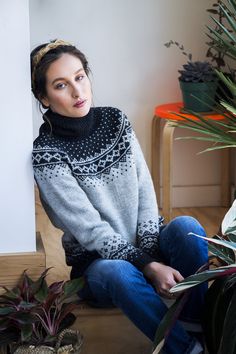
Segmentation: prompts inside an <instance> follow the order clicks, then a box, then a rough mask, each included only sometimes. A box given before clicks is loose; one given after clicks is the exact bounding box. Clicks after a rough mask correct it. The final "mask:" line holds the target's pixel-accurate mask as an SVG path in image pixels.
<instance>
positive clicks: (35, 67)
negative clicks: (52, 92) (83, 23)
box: [30, 40, 90, 108]
mask: <svg viewBox="0 0 236 354" xmlns="http://www.w3.org/2000/svg"><path fill="white" fill-rule="evenodd" d="M55 41H56V40H53V41H51V42H49V43H44V44H41V45H39V46H38V47H36V48H35V49H34V50H33V51H32V52H31V54H30V60H31V87H32V92H33V94H34V96H35V98H36V99H37V100H39V101H40V102H41V99H42V98H43V97H46V73H47V70H48V68H49V66H50V65H51V64H52V63H53V62H54V61H56V60H57V59H59V58H60V57H61V56H62V54H64V53H68V54H71V55H74V56H75V57H77V58H78V59H79V60H80V61H81V63H82V65H83V69H84V71H85V73H86V75H89V73H90V69H89V65H88V60H87V58H86V56H85V55H84V54H83V53H82V52H81V51H80V50H79V49H77V48H76V47H75V46H73V45H72V44H71V45H68V44H65V45H63V44H62V45H58V46H57V47H56V48H53V49H50V50H49V51H48V52H46V54H45V55H43V56H42V58H41V59H40V60H39V62H38V63H36V64H35V63H34V61H35V60H34V59H35V56H36V55H37V53H38V52H39V51H40V50H41V49H43V48H44V47H46V46H47V45H48V44H50V43H54V42H55ZM41 104H42V102H41ZM44 108H45V107H44Z"/></svg>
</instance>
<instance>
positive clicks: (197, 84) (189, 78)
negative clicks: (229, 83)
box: [164, 40, 217, 112]
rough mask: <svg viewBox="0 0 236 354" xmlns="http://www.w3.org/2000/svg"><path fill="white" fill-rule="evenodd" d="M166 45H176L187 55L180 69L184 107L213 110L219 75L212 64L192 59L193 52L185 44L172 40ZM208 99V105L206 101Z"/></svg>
mask: <svg viewBox="0 0 236 354" xmlns="http://www.w3.org/2000/svg"><path fill="white" fill-rule="evenodd" d="M164 45H165V46H166V47H167V48H169V47H171V46H172V45H175V46H177V47H178V48H179V49H180V51H181V52H182V54H183V55H185V56H187V63H186V64H184V65H183V69H182V70H178V72H179V73H180V76H179V83H180V88H181V91H182V96H183V102H184V109H186V110H193V111H195V112H208V111H212V110H213V105H214V98H215V93H216V88H217V76H216V74H215V72H214V70H213V68H212V66H211V64H210V63H208V62H207V61H192V54H191V53H187V52H186V50H185V48H184V46H183V45H182V44H179V43H178V42H174V41H172V40H171V41H169V42H167V43H165V44H164ZM206 100H207V101H208V105H206V104H205V102H204V101H206ZM209 103H210V104H209Z"/></svg>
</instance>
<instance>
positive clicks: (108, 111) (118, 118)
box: [94, 106, 128, 125]
mask: <svg viewBox="0 0 236 354" xmlns="http://www.w3.org/2000/svg"><path fill="white" fill-rule="evenodd" d="M94 112H95V114H96V115H97V118H98V120H99V121H100V122H101V121H102V122H103V123H105V122H107V123H108V124H109V125H114V124H115V125H119V124H120V123H123V124H124V123H125V122H126V124H127V123H128V118H127V116H126V114H125V113H124V112H123V111H122V110H121V109H119V108H116V107H111V106H101V107H95V108H94Z"/></svg>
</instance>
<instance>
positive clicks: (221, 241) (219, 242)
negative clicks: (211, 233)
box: [188, 232, 236, 251]
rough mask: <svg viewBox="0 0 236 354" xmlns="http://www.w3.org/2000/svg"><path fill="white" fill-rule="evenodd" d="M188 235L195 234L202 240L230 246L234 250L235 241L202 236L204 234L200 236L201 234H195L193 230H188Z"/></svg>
mask: <svg viewBox="0 0 236 354" xmlns="http://www.w3.org/2000/svg"><path fill="white" fill-rule="evenodd" d="M188 235H190V236H196V237H199V238H202V239H203V240H206V241H208V242H212V243H215V244H217V245H222V246H225V247H228V248H231V249H232V250H234V251H235V250H236V243H235V242H230V241H226V240H219V239H216V238H214V237H204V236H201V235H197V234H195V233H193V232H189V233H188Z"/></svg>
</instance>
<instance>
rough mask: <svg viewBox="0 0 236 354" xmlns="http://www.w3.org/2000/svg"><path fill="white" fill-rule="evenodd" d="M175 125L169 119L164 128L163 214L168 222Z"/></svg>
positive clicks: (169, 217) (170, 211) (169, 218)
mask: <svg viewBox="0 0 236 354" xmlns="http://www.w3.org/2000/svg"><path fill="white" fill-rule="evenodd" d="M174 130H175V127H173V126H171V124H169V122H168V121H167V122H166V123H165V125H164V128H163V133H162V136H163V142H162V147H163V154H162V156H163V162H162V166H163V170H162V185H163V187H162V214H163V216H164V218H165V221H166V222H169V221H170V220H171V217H172V155H173V154H172V150H173V134H174Z"/></svg>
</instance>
